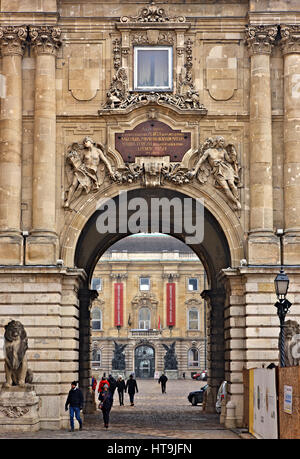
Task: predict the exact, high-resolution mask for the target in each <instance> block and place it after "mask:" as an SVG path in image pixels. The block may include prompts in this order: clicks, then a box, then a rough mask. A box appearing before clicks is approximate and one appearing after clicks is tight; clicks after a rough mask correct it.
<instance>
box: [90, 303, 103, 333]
mask: <svg viewBox="0 0 300 459" xmlns="http://www.w3.org/2000/svg"><path fill="white" fill-rule="evenodd" d="M95 311H97V312H99V319H93V312H95ZM94 322H100V328H94V327H93V323H94ZM92 330H93V331H94V332H97V331H101V330H103V329H102V310H101V309H100V308H97V307H96V308H93V309H92Z"/></svg>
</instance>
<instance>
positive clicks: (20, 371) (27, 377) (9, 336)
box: [4, 320, 33, 387]
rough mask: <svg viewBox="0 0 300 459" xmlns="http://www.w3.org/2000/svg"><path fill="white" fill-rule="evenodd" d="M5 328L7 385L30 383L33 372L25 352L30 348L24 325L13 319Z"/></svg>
mask: <svg viewBox="0 0 300 459" xmlns="http://www.w3.org/2000/svg"><path fill="white" fill-rule="evenodd" d="M4 328H5V333H4V356H5V357H4V369H5V377H6V383H5V387H10V386H12V385H13V386H24V385H25V384H26V383H29V384H30V383H32V380H33V374H32V371H31V370H28V367H27V359H26V356H25V353H26V351H27V349H28V339H27V334H26V331H25V329H24V326H23V324H22V323H21V322H19V321H17V320H11V321H10V322H9V323H8V324H7V325H6V326H5V327H4Z"/></svg>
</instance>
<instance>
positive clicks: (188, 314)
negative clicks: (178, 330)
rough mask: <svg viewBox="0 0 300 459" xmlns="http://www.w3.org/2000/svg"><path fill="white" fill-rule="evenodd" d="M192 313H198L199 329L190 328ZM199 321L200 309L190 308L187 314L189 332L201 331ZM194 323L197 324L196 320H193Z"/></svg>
mask: <svg viewBox="0 0 300 459" xmlns="http://www.w3.org/2000/svg"><path fill="white" fill-rule="evenodd" d="M190 312H197V328H191V326H190V322H191V319H190ZM199 320H200V313H199V309H197V308H194V307H193V308H190V309H189V310H188V312H187V323H188V330H190V331H198V330H199V326H200V323H199ZM192 322H196V319H195V320H193V321H192Z"/></svg>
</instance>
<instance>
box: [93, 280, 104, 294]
mask: <svg viewBox="0 0 300 459" xmlns="http://www.w3.org/2000/svg"><path fill="white" fill-rule="evenodd" d="M94 280H99V281H100V287H99V288H93V282H94ZM91 284H92V285H91V288H92V290H97V292H101V290H102V278H101V277H93V278H92V282H91Z"/></svg>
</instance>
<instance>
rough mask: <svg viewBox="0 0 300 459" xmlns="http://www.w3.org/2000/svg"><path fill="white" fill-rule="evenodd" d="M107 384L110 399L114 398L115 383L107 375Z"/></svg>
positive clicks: (111, 377)
mask: <svg viewBox="0 0 300 459" xmlns="http://www.w3.org/2000/svg"><path fill="white" fill-rule="evenodd" d="M107 381H108V383H109V388H108V390H109V391H110V392H111V395H112V397H114V393H115V390H116V388H117V381H116V380H115V378H114V377H113V376H112V375H108V380H107Z"/></svg>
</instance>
